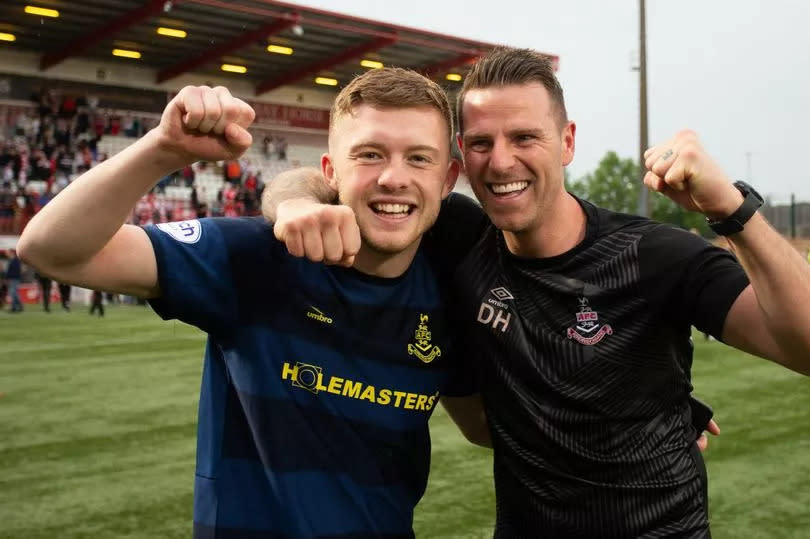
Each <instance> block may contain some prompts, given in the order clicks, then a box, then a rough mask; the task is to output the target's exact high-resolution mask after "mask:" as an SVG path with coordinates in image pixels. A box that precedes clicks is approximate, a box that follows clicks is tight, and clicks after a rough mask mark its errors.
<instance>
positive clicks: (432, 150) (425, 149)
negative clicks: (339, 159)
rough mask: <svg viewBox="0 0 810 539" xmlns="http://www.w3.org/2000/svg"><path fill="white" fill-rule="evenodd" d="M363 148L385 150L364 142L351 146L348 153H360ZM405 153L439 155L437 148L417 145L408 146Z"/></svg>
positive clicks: (379, 145) (377, 144) (377, 143)
mask: <svg viewBox="0 0 810 539" xmlns="http://www.w3.org/2000/svg"><path fill="white" fill-rule="evenodd" d="M364 148H374V149H376V150H385V149H386V148H385V145H384V144H380V143H379V142H374V141H366V142H358V143H357V144H355V145H353V146H352V147H351V148H349V152H350V153H355V152H357V151H360V150H362V149H364ZM407 151H408V152H429V153H435V154H438V153H441V152H440V151H439V149H438V148H436V147H435V146H431V145H429V144H417V145H415V146H408V148H407Z"/></svg>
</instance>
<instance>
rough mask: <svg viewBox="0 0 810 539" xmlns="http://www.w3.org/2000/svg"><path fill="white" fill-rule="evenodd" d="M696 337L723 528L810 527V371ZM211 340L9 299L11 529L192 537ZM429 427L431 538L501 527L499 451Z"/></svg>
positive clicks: (715, 500)
mask: <svg viewBox="0 0 810 539" xmlns="http://www.w3.org/2000/svg"><path fill="white" fill-rule="evenodd" d="M57 308H58V306H57ZM695 340H696V345H697V351H696V358H695V368H694V380H695V386H696V394H697V395H698V396H700V397H702V398H703V399H704V400H706V401H708V402H710V403H711V404H712V405H713V407H714V409H715V413H716V418H717V420H718V422H719V423H720V427H721V429H722V431H723V432H722V434H721V436H720V437H719V438H713V439H712V440H711V445H710V448H709V451H708V453H707V462H708V468H709V477H710V483H709V485H710V507H711V517H712V526H713V534H714V537H716V538H734V539H738V538H761V537H767V538H771V537H775V538H797V539H798V538H807V537H810V380H808V379H807V378H803V377H801V376H799V375H797V374H794V373H791V372H789V371H787V370H785V369H782V368H779V367H776V366H774V365H771V364H770V363H768V362H766V361H762V360H759V359H755V358H751V357H750V356H746V355H745V354H742V353H738V352H736V351H733V350H731V349H728V348H726V347H724V346H722V345H721V344H719V343H716V342H708V343H707V342H704V341H703V338H702V336H699V335H697V336H696V339H695ZM203 345H204V337H203V335H202V334H201V333H200V332H199V331H197V330H195V329H194V328H191V327H189V326H186V325H184V324H181V323H176V322H162V321H160V320H159V319H158V318H157V316H155V315H154V314H152V313H151V312H150V311H149V310H148V309H147V308H141V307H120V306H114V307H111V308H109V309H108V312H107V316H106V317H105V318H103V319H99V318H97V317H90V316H89V315H88V314H87V311H86V310H84V309H79V308H77V309H75V310H74V312H72V313H62V312H54V313H52V314H50V315H47V314H45V313H43V312H41V308H40V307H39V306H29V307H28V309H27V310H26V312H25V313H23V314H22V315H14V316H12V315H9V314H6V313H5V312H2V313H0V538H15V539H16V538H24V539H39V538H41V539H45V538H47V539H51V538H55V537H59V538H123V537H129V538H135V537H138V538H140V537H144V538H147V537H149V538H152V537H160V538H164V537H189V536H190V535H191V509H192V480H193V472H194V449H195V448H194V445H195V431H196V417H197V410H196V406H197V396H198V391H199V386H200V370H201V365H202V353H203ZM431 428H432V430H433V467H432V473H431V478H430V484H429V487H428V490H427V494H426V495H425V497H424V499H423V500H422V502H421V503H420V504H419V506H418V507H417V510H416V522H415V528H416V534H417V537H427V538H432V537H442V538H445V537H455V538H472V537H490V536H491V534H492V524H493V518H494V494H493V491H492V471H491V464H492V461H491V457H490V453H489V452H488V451H487V450H484V449H480V448H477V447H473V446H471V445H469V444H467V443H466V442H465V441H464V440H463V439H462V438H461V437H460V435H459V434H458V433H457V432H456V431H455V428H454V427H453V425H452V424H451V423H450V422H449V420H448V418H447V417H446V415H445V414H444V413H443V411H442V410H441V408H440V407H439V408H437V411H436V413H435V414H434V417H433V419H432V422H431Z"/></svg>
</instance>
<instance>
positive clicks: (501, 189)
mask: <svg viewBox="0 0 810 539" xmlns="http://www.w3.org/2000/svg"><path fill="white" fill-rule="evenodd" d="M528 186H529V182H512V183H506V184H503V183H493V184H492V185H491V188H492V192H493V193H495V194H498V195H503V194H506V193H513V192H515V191H522V190H523V189H526V188H527V187H528Z"/></svg>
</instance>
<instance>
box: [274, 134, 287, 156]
mask: <svg viewBox="0 0 810 539" xmlns="http://www.w3.org/2000/svg"><path fill="white" fill-rule="evenodd" d="M276 151H277V153H278V160H279V161H286V160H287V139H286V138H284V137H279V138H278V142H277V143H276Z"/></svg>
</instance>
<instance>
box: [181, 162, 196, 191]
mask: <svg viewBox="0 0 810 539" xmlns="http://www.w3.org/2000/svg"><path fill="white" fill-rule="evenodd" d="M181 174H182V176H183V183H184V185H185V186H186V187H191V186H192V185H194V167H192V166H191V165H186V166H184V167H183V172H182V173H181Z"/></svg>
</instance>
